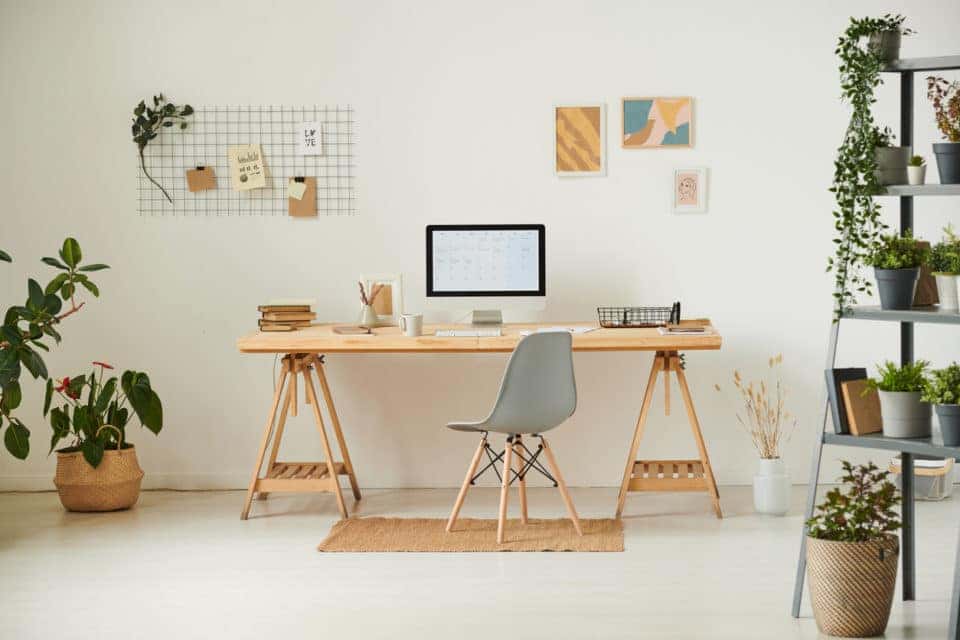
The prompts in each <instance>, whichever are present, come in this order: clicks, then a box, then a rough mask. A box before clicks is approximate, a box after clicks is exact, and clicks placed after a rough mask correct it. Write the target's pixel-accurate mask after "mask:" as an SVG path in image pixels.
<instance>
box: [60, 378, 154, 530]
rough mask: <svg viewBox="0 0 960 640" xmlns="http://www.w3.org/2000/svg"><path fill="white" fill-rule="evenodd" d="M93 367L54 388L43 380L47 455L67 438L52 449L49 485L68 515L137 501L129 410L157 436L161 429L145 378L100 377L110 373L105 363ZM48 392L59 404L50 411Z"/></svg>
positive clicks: (122, 506) (137, 474) (137, 467)
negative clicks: (54, 455)
mask: <svg viewBox="0 0 960 640" xmlns="http://www.w3.org/2000/svg"><path fill="white" fill-rule="evenodd" d="M93 365H94V367H95V368H94V370H93V371H92V372H91V373H90V374H89V375H79V376H72V377H69V378H63V379H62V380H61V381H60V383H59V384H58V385H56V386H54V384H53V381H52V380H48V381H47V393H46V399H45V401H44V407H43V413H44V415H47V413H48V412H49V415H50V426H51V427H52V428H53V437H52V438H51V439H50V452H51V453H52V452H53V450H54V448H55V447H56V446H57V444H58V443H59V442H60V441H61V440H63V439H64V438H70V439H71V442H70V445H69V446H67V447H64V448H62V449H57V471H56V477H55V478H54V481H53V482H54V484H55V485H56V487H57V491H58V492H59V494H60V502H61V503H62V504H63V506H64V507H65V508H66V509H67V510H68V511H116V510H117V509H128V508H130V507H132V506H133V505H134V504H135V503H136V501H137V498H139V496H140V480H141V479H142V478H143V470H142V469H140V464H139V463H138V461H137V452H136V449H134V446H133V445H132V444H130V443H129V442H127V438H126V435H127V432H126V426H127V422H128V421H129V420H130V418H131V412H130V410H131V409H132V410H133V413H135V414H136V416H137V418H139V420H140V423H141V425H142V426H144V427H146V428H147V429H149V430H150V431H152V432H153V433H154V434H157V433H160V429H162V428H163V406H162V405H161V403H160V397H159V396H158V395H157V393H156V392H155V391H154V390H153V388H152V387H151V385H150V378H149V377H148V376H147V374H146V373H143V372H139V371H124V372H123V375H121V376H120V377H119V379H118V378H117V377H115V376H113V375H110V374H107V373H106V371H108V370H109V371H112V370H113V367H112V366H110V365H109V364H106V363H104V362H94V363H93ZM105 377H106V378H107V379H106V380H104V378H105ZM54 393H56V394H57V395H58V396H59V397H60V398H61V399H62V400H63V404H61V405H60V406H54V407H53V408H51V402H52V400H53V394H54ZM84 396H85V397H84ZM128 405H129V407H128Z"/></svg>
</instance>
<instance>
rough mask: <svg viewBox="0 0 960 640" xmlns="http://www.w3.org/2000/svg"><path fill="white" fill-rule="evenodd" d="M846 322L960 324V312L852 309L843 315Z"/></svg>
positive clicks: (878, 308)
mask: <svg viewBox="0 0 960 640" xmlns="http://www.w3.org/2000/svg"><path fill="white" fill-rule="evenodd" d="M843 318H844V320H848V319H849V320H881V321H884V322H927V323H933V324H960V312H957V311H941V310H939V309H938V308H937V307H915V308H913V309H905V310H903V311H886V310H883V309H881V308H880V307H876V306H873V307H867V306H863V307H852V308H851V309H850V310H849V311H847V313H845V314H843Z"/></svg>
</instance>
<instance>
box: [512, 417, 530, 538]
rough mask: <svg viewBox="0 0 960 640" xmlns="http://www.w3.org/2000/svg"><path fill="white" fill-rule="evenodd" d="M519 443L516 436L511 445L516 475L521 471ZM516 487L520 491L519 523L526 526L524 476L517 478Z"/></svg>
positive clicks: (525, 483) (521, 459) (521, 454)
mask: <svg viewBox="0 0 960 640" xmlns="http://www.w3.org/2000/svg"><path fill="white" fill-rule="evenodd" d="M521 442H522V440H521V439H520V436H517V437H516V440H515V441H514V445H513V451H514V453H516V454H517V459H516V466H517V473H520V472H521V471H523V453H522V451H523V447H522V446H521V444H520V443H521ZM517 486H518V489H519V491H520V522H521V523H522V524H527V480H526V478H524V476H519V477H518V478H517Z"/></svg>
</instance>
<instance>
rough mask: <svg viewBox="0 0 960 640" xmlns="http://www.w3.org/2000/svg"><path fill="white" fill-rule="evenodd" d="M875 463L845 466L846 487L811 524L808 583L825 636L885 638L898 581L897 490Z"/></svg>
mask: <svg viewBox="0 0 960 640" xmlns="http://www.w3.org/2000/svg"><path fill="white" fill-rule="evenodd" d="M888 475H889V474H888V472H887V471H881V470H880V469H879V468H877V466H876V465H875V464H873V463H872V462H871V463H869V464H866V465H858V466H853V465H852V464H850V463H849V462H847V461H846V460H844V461H843V477H842V478H841V479H842V481H843V487H842V489H841V488H834V489H831V490H830V491H828V492H827V495H826V500H825V501H824V502H823V503H822V504H819V505H817V508H816V511H815V512H814V515H813V517H812V518H810V519H809V520H807V522H806V525H807V580H808V583H809V585H810V602H811V605H812V606H813V616H814V618H815V619H816V621H817V628H819V629H820V631H821V632H822V633H824V634H826V635H831V636H841V637H848V638H849V637H858V638H859V637H869V636H877V635H880V634H882V633H883V631H884V629H886V628H887V621H888V620H889V618H890V606H891V605H892V604H893V591H894V586H895V584H896V581H897V563H898V561H899V555H900V540H899V539H898V538H897V536H896V535H894V534H893V532H894V531H896V530H897V529H899V528H900V518H899V516H898V514H897V512H896V511H895V510H894V507H895V506H896V505H897V504H898V503H899V502H900V496H899V495H898V494H897V488H896V487H895V486H894V485H893V483H892V482H890V480H889V479H888Z"/></svg>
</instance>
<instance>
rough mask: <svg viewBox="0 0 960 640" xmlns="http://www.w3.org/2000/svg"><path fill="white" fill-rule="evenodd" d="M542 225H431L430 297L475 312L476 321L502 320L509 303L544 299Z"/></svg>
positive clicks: (539, 305) (535, 302)
mask: <svg viewBox="0 0 960 640" xmlns="http://www.w3.org/2000/svg"><path fill="white" fill-rule="evenodd" d="M545 265H546V230H545V227H544V226H543V225H542V224H432V225H427V298H428V300H430V302H431V305H433V306H443V307H446V308H460V309H465V308H466V309H472V310H473V319H472V321H473V323H474V324H499V323H500V322H502V314H501V313H500V309H501V308H502V307H505V306H515V305H524V306H528V307H529V306H533V307H534V308H538V309H542V308H543V307H544V306H545V303H546V295H547V285H546V269H545Z"/></svg>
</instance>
